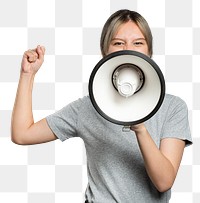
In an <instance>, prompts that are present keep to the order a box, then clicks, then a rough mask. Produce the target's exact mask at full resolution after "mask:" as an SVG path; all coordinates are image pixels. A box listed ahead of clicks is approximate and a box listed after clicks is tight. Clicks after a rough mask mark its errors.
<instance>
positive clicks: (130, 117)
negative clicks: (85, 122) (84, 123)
mask: <svg viewBox="0 0 200 203" xmlns="http://www.w3.org/2000/svg"><path fill="white" fill-rule="evenodd" d="M88 87H89V96H90V99H91V102H92V104H93V106H94V108H95V109H96V111H97V112H98V113H99V114H100V115H101V116H102V117H104V118H105V119H107V120H109V121H110V122H112V123H115V124H119V125H123V126H131V125H136V124H139V123H142V122H144V121H146V120H148V119H149V118H151V117H152V116H153V115H154V114H155V113H156V112H157V111H158V109H159V108H160V106H161V104H162V102H163V99H164V95H165V80H164V77H163V74H162V72H161V70H160V68H159V66H158V65H157V64H156V63H155V62H154V61H153V60H152V59H151V58H150V57H148V56H146V55H144V54H142V53H140V52H136V51H129V50H124V51H118V52H114V53H111V54H109V55H107V56H105V57H104V58H102V59H101V60H100V61H99V62H98V63H97V65H96V66H95V67H94V69H93V71H92V73H91V75H90V79H89V86H88Z"/></svg>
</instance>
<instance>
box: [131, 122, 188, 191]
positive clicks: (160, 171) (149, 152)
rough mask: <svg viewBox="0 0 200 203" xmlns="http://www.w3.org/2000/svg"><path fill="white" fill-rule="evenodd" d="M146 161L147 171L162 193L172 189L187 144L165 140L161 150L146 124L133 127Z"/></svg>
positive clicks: (174, 140) (177, 140)
mask: <svg viewBox="0 0 200 203" xmlns="http://www.w3.org/2000/svg"><path fill="white" fill-rule="evenodd" d="M132 130H134V131H135V133H136V137H137V140H138V144H139V147H140V150H141V153H142V156H143V159H144V163H145V167H146V171H147V173H148V175H149V177H150V179H151V181H152V182H153V184H154V185H155V187H156V188H157V189H158V191H160V192H164V191H167V190H168V189H170V188H171V187H172V185H173V183H174V181H175V178H176V175H177V172H178V169H179V166H180V163H181V159H182V155H183V151H184V147H185V142H184V141H182V140H179V139H173V138H165V139H163V140H161V145H160V148H158V147H157V146H156V144H155V143H154V141H153V140H152V138H151V136H150V134H149V133H148V131H147V130H146V128H145V126H144V124H139V125H136V126H132Z"/></svg>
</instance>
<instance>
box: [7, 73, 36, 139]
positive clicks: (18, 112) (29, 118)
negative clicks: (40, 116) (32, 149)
mask: <svg viewBox="0 0 200 203" xmlns="http://www.w3.org/2000/svg"><path fill="white" fill-rule="evenodd" d="M33 81H34V74H26V73H21V75H20V80H19V85H18V90H17V94H16V99H15V104H14V108H13V114H12V124H11V132H12V140H13V141H15V140H20V139H22V138H23V136H24V135H25V133H26V131H27V130H28V128H29V127H30V126H31V125H32V124H33V123H34V119H33V113H32V89H33Z"/></svg>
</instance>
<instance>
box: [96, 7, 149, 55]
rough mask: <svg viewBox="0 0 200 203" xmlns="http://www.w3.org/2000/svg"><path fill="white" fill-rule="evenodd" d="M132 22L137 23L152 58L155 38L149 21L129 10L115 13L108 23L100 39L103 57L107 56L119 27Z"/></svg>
mask: <svg viewBox="0 0 200 203" xmlns="http://www.w3.org/2000/svg"><path fill="white" fill-rule="evenodd" d="M130 20H131V21H133V22H134V23H136V25H137V26H138V27H139V29H140V30H141V32H142V34H143V35H144V37H145V40H146V42H147V46H148V52H149V55H150V57H151V56H152V54H153V45H152V44H153V42H152V41H153V37H152V33H151V30H150V27H149V25H148V23H147V21H146V20H145V19H144V18H143V17H142V16H141V15H140V14H139V13H137V12H135V11H130V10H127V9H123V10H118V11H117V12H115V13H113V14H112V15H111V16H110V17H109V18H108V20H107V21H106V23H105V25H104V27H103V30H102V33H101V39H100V48H101V54H102V56H106V55H107V53H108V48H109V45H110V43H111V40H112V39H113V36H114V35H115V34H116V32H117V30H118V28H119V26H120V25H122V24H123V23H126V22H128V21H130Z"/></svg>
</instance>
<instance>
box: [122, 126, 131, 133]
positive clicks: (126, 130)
mask: <svg viewBox="0 0 200 203" xmlns="http://www.w3.org/2000/svg"><path fill="white" fill-rule="evenodd" d="M130 130H131V126H124V127H123V128H122V131H123V132H130Z"/></svg>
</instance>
